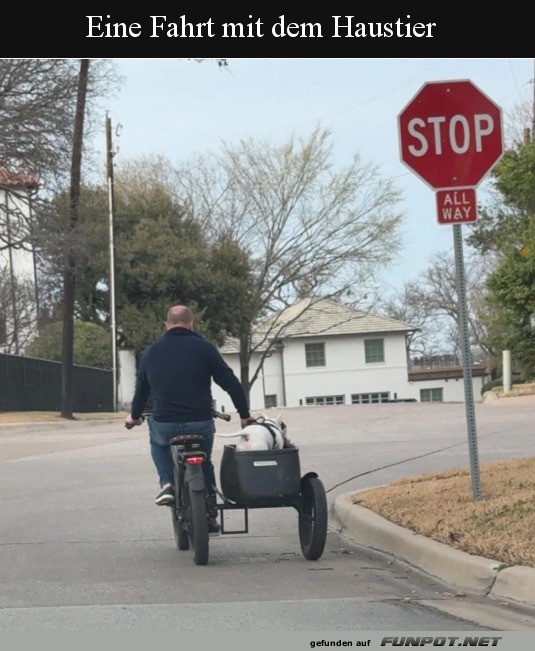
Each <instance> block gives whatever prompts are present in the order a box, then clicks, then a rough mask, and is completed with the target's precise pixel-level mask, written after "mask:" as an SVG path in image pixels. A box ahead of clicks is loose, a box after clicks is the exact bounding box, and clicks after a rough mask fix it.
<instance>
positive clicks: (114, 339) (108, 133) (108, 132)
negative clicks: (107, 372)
mask: <svg viewBox="0 0 535 651" xmlns="http://www.w3.org/2000/svg"><path fill="white" fill-rule="evenodd" d="M113 154H114V152H113V146H112V141H111V119H110V118H109V117H108V116H107V115H106V161H107V164H106V169H107V178H108V206H109V245H110V328H111V354H112V371H113V373H112V377H113V411H114V412H115V411H117V324H116V322H115V245H114V238H113Z"/></svg>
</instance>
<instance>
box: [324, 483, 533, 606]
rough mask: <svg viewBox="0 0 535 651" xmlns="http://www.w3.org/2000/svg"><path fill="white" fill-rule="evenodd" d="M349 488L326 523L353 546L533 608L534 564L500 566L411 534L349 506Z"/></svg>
mask: <svg viewBox="0 0 535 651" xmlns="http://www.w3.org/2000/svg"><path fill="white" fill-rule="evenodd" d="M353 495H354V492H351V493H344V494H342V495H339V496H338V497H337V498H336V499H335V501H334V504H333V505H332V508H331V522H332V524H333V526H334V527H335V528H337V529H338V531H339V533H342V534H344V535H346V536H347V537H348V538H349V539H351V540H352V541H353V542H355V543H356V544H358V545H362V546H364V547H369V548H371V549H375V550H377V551H381V552H386V553H388V554H391V555H393V556H395V557H397V558H400V559H403V560H404V561H407V562H408V563H410V564H411V565H414V566H415V567H418V568H419V569H421V570H423V571H424V572H426V573H427V574H429V575H431V576H434V577H436V578H438V579H440V580H442V581H444V582H445V583H448V584H450V585H454V586H456V587H458V588H460V589H462V590H469V591H474V592H479V593H481V594H483V595H489V596H495V597H501V598H507V599H513V600H515V601H519V602H524V603H526V604H529V605H534V606H535V568H530V567H521V566H517V567H505V566H504V565H503V564H501V563H499V562H497V561H494V560H491V559H489V558H484V557H483V556H475V555H472V554H468V553H466V552H463V551H460V550H458V549H453V548H451V547H449V546H448V545H445V544H443V543H440V542H437V541H436V540H431V539H429V538H426V537H425V536H422V535H420V534H416V533H413V532H412V531H409V530H408V529H405V528H404V527H400V526H398V525H397V524H393V523H392V522H389V521H388V520H385V519H384V518H382V517H381V516H379V515H377V514H376V513H374V512H373V511H370V510H368V509H365V508H363V507H361V506H358V505H357V504H353V501H352V497H353Z"/></svg>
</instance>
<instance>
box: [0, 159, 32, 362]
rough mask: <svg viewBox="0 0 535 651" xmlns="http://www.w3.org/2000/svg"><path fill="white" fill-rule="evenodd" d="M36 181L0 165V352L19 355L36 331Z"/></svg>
mask: <svg viewBox="0 0 535 651" xmlns="http://www.w3.org/2000/svg"><path fill="white" fill-rule="evenodd" d="M36 188H37V181H36V180H35V179H34V178H33V177H30V176H22V175H14V174H10V173H9V172H7V171H6V170H4V169H1V168H0V288H1V289H0V352H5V353H11V354H15V355H18V354H23V353H24V350H25V347H26V346H27V344H28V343H29V342H30V341H31V339H32V338H33V337H34V336H35V334H36V331H37V316H38V315H37V292H36V277H35V256H34V249H33V245H32V242H31V237H30V234H31V221H32V212H31V197H32V192H33V191H34V190H35V189H36Z"/></svg>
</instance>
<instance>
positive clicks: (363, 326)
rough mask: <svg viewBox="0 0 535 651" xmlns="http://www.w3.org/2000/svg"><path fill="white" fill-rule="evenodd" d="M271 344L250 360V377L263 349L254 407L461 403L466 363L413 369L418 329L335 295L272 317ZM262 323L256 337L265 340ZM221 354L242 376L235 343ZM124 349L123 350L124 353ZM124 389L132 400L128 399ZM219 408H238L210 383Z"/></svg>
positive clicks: (478, 377) (125, 371)
mask: <svg viewBox="0 0 535 651" xmlns="http://www.w3.org/2000/svg"><path fill="white" fill-rule="evenodd" d="M269 326H271V330H270V332H271V334H272V335H273V346H271V347H270V348H269V349H268V348H266V345H265V344H263V345H262V344H260V345H259V346H258V349H257V350H256V352H253V354H252V357H251V363H250V367H249V368H250V376H252V375H253V374H254V373H255V371H256V369H257V367H258V365H259V362H260V360H261V356H262V355H263V354H265V353H266V351H267V356H266V357H265V359H264V363H263V365H262V367H261V369H260V371H259V374H258V377H257V379H256V381H255V382H254V384H253V385H252V387H251V391H250V405H251V410H252V411H253V412H259V411H260V412H262V411H265V410H266V409H271V408H276V407H285V406H286V407H297V406H306V405H309V406H312V405H348V404H365V403H381V402H388V401H394V400H398V401H402V400H406V401H416V402H431V401H433V402H464V400H465V392H464V379H463V369H462V368H461V367H460V366H458V365H457V366H456V365H453V364H450V365H449V366H448V367H434V368H432V369H431V368H427V367H425V366H419V367H418V368H413V367H412V365H411V363H410V360H409V359H408V346H407V337H408V335H409V334H410V333H411V332H414V331H415V329H416V328H414V327H412V326H410V325H408V324H406V323H402V322H400V321H396V320H394V319H389V318H386V317H383V316H378V315H375V314H370V313H368V312H362V311H360V310H355V309H354V308H351V307H348V306H346V305H342V304H341V303H337V302H335V301H329V300H321V301H318V302H315V303H311V302H310V301H308V300H307V301H300V302H298V303H296V304H295V305H293V306H291V307H290V308H287V309H286V310H284V311H283V312H280V313H278V314H277V315H275V316H274V317H272V319H271V321H270V322H269V323H268V327H269ZM265 335H266V323H264V324H263V329H259V330H258V331H257V333H256V337H253V341H254V340H256V341H258V342H261V341H263V340H264V339H265ZM220 351H221V354H222V355H223V357H224V359H225V361H226V362H227V363H228V364H229V366H230V367H231V368H232V370H233V371H234V373H235V374H236V376H237V377H240V361H239V354H238V351H239V346H238V342H237V341H236V340H233V339H229V340H227V342H226V343H225V345H224V346H222V347H221V349H220ZM126 352H127V351H125V355H126ZM130 355H131V358H132V359H131V360H130V362H128V360H126V361H125V360H123V359H122V358H121V361H120V363H121V366H122V368H121V369H120V377H121V378H122V379H121V380H120V382H121V383H124V386H125V389H120V395H121V404H122V408H125V409H128V408H129V400H130V402H131V399H132V396H133V392H134V383H133V379H132V377H131V376H132V373H133V370H134V369H135V364H132V360H133V359H134V356H133V354H132V353H130ZM487 379H488V378H487V374H486V368H485V366H484V365H481V364H476V365H474V368H473V377H472V388H473V395H474V399H475V400H476V401H477V400H479V399H480V398H481V387H482V386H483V383H484V382H485V381H486V380H487ZM128 396H130V399H129V400H128ZM212 396H213V399H214V405H215V407H216V408H217V409H220V410H222V411H227V412H233V411H235V409H234V405H233V404H232V401H231V399H230V397H229V395H228V394H227V393H226V392H225V391H223V389H221V387H219V386H218V385H217V384H215V383H212Z"/></svg>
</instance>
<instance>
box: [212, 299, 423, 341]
mask: <svg viewBox="0 0 535 651" xmlns="http://www.w3.org/2000/svg"><path fill="white" fill-rule="evenodd" d="M415 330H417V328H415V327H413V326H410V325H408V324H406V323H403V322H402V321H396V320H395V319H390V318H388V317H384V316H378V315H377V314H371V313H370V312H364V311H362V310H357V309H355V308H353V307H350V306H348V305H343V304H342V303H337V302H336V301H332V300H328V299H320V300H318V299H309V298H307V299H303V300H301V301H298V302H297V303H294V304H293V305H291V306H290V307H287V308H285V309H284V310H281V311H280V312H277V313H275V314H273V315H272V316H270V317H269V318H267V319H265V320H264V321H263V322H262V323H260V324H259V325H258V326H257V328H256V330H255V333H254V336H253V343H254V342H255V341H256V342H257V343H260V342H261V341H262V339H265V336H266V335H267V336H268V338H270V339H272V338H276V339H286V338H296V337H325V336H335V335H352V334H372V333H384V332H413V331H415ZM221 352H223V353H231V352H233V353H235V352H238V347H237V342H236V341H235V340H230V339H229V340H227V341H226V342H225V344H224V345H223V346H222V348H221Z"/></svg>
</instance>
